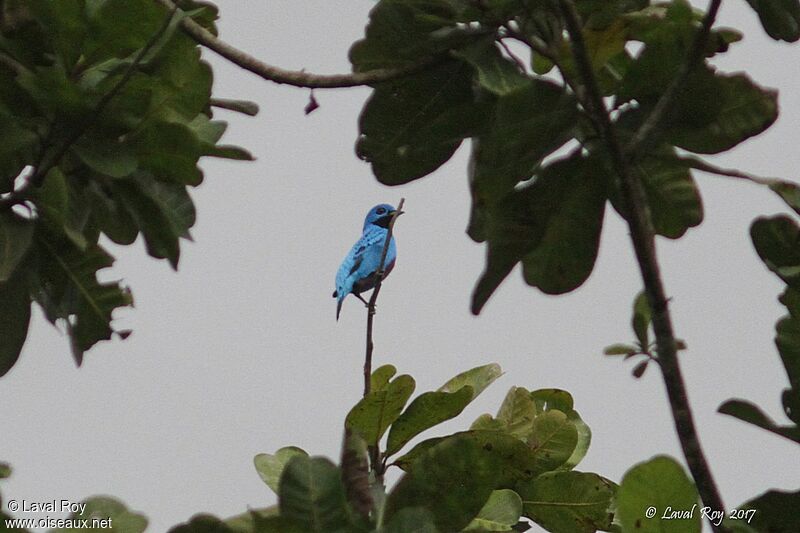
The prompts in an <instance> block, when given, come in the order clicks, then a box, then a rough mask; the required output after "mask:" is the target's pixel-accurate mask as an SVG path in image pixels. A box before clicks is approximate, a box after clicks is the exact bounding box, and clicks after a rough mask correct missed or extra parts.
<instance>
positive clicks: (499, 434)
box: [395, 430, 544, 488]
mask: <svg viewBox="0 0 800 533" xmlns="http://www.w3.org/2000/svg"><path fill="white" fill-rule="evenodd" d="M452 439H467V440H470V441H474V442H475V443H477V444H478V445H479V446H480V447H481V448H482V449H483V450H484V451H485V452H487V453H490V454H496V455H497V456H498V458H499V463H498V464H499V466H498V471H497V474H498V476H499V477H498V483H499V485H497V487H495V488H511V487H513V485H514V484H515V483H517V482H518V481H524V480H527V479H532V478H534V477H536V476H537V475H539V474H541V473H543V472H544V470H542V469H541V467H542V463H541V461H540V460H539V458H537V457H536V454H535V453H534V452H533V451H532V450H531V449H530V447H529V446H528V445H527V444H526V443H525V442H523V441H522V440H520V439H518V438H516V437H513V436H511V435H509V434H508V433H506V432H505V431H495V430H469V431H461V432H458V433H454V434H453V435H449V436H447V437H435V438H432V439H428V440H424V441H422V442H420V443H419V444H417V445H416V446H414V447H413V448H412V449H411V451H409V452H408V453H407V454H405V455H403V456H402V457H399V458H398V459H397V460H396V461H395V464H396V465H397V466H399V467H400V468H402V469H403V470H405V471H406V472H411V471H413V470H414V469H415V468H418V464H417V461H418V460H419V458H420V457H422V456H424V455H425V454H427V453H428V452H429V450H431V449H432V448H433V447H434V446H437V445H438V444H440V443H442V442H444V441H446V440H452Z"/></svg>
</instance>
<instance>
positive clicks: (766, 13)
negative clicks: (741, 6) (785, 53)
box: [747, 0, 800, 42]
mask: <svg viewBox="0 0 800 533" xmlns="http://www.w3.org/2000/svg"><path fill="white" fill-rule="evenodd" d="M747 3H748V4H750V7H752V8H753V9H755V11H756V13H758V18H759V19H761V25H762V26H764V30H765V31H766V32H767V35H769V36H770V37H772V38H773V39H775V40H781V41H788V42H794V41H796V40H798V39H800V2H798V0H747Z"/></svg>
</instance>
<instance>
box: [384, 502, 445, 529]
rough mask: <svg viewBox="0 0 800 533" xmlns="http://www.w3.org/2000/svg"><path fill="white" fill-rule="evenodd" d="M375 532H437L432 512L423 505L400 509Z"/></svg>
mask: <svg viewBox="0 0 800 533" xmlns="http://www.w3.org/2000/svg"><path fill="white" fill-rule="evenodd" d="M377 533H439V530H438V529H437V528H436V525H435V523H434V517H433V513H431V512H430V511H429V510H427V509H426V508H424V507H406V508H404V509H400V510H399V511H398V512H397V514H395V515H394V516H393V517H392V519H391V520H390V521H389V523H388V524H386V525H385V526H384V527H382V528H381V529H379V530H378V531H377Z"/></svg>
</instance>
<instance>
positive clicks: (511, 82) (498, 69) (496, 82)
mask: <svg viewBox="0 0 800 533" xmlns="http://www.w3.org/2000/svg"><path fill="white" fill-rule="evenodd" d="M453 54H454V55H455V56H456V57H460V58H463V59H465V60H466V61H467V62H468V63H469V64H470V65H472V66H473V67H474V68H475V71H476V72H477V74H478V83H480V85H481V86H482V87H483V88H484V89H486V90H487V91H490V92H492V93H494V94H496V95H498V96H504V95H507V94H509V93H513V92H514V91H518V90H521V89H525V88H526V87H528V86H529V85H530V84H531V82H532V79H531V78H530V77H528V76H527V75H526V74H525V73H524V72H523V71H521V70H520V67H519V66H518V65H517V64H516V63H515V62H514V61H512V60H510V59H507V58H506V57H505V56H503V54H502V53H501V52H500V49H499V48H497V44H496V43H495V40H494V36H492V37H490V38H484V39H481V40H480V41H476V42H475V43H473V44H470V45H468V46H465V47H463V48H460V49H458V50H455V51H454V52H453Z"/></svg>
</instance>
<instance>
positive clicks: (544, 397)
mask: <svg viewBox="0 0 800 533" xmlns="http://www.w3.org/2000/svg"><path fill="white" fill-rule="evenodd" d="M531 398H532V399H533V401H534V403H535V404H536V409H537V411H540V412H544V411H550V410H552V409H557V410H559V411H563V412H565V413H567V412H569V411H571V410H572V407H573V405H574V403H575V402H574V400H573V399H572V395H571V394H570V393H568V392H567V391H565V390H561V389H537V390H535V391H533V392H531Z"/></svg>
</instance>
